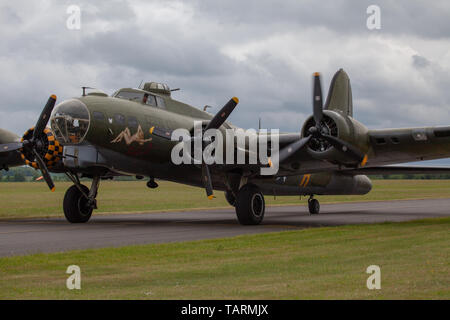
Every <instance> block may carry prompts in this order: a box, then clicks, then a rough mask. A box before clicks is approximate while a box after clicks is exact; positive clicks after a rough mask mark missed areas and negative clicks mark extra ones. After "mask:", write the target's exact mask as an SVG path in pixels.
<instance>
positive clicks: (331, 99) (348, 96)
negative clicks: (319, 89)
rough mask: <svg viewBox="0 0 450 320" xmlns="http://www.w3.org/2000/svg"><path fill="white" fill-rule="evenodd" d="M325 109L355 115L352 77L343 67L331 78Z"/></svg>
mask: <svg viewBox="0 0 450 320" xmlns="http://www.w3.org/2000/svg"><path fill="white" fill-rule="evenodd" d="M324 109H325V110H334V111H339V112H341V113H343V114H344V115H346V116H350V117H353V100H352V87H351V86H350V78H349V77H348V75H347V73H346V72H345V71H344V70H343V69H339V70H338V72H336V73H335V74H334V76H333V79H332V80H331V84H330V90H328V96H327V100H326V102H325V107H324Z"/></svg>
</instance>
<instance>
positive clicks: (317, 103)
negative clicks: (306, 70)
mask: <svg viewBox="0 0 450 320" xmlns="http://www.w3.org/2000/svg"><path fill="white" fill-rule="evenodd" d="M313 114H314V121H315V122H316V126H319V125H320V122H321V121H322V118H323V101H322V85H321V84H320V73H318V72H316V73H314V91H313Z"/></svg>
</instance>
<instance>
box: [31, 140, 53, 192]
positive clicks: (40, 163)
mask: <svg viewBox="0 0 450 320" xmlns="http://www.w3.org/2000/svg"><path fill="white" fill-rule="evenodd" d="M33 153H34V156H35V157H36V162H37V164H38V167H39V169H40V170H41V172H42V176H43V177H44V180H45V182H47V185H48V187H49V188H50V190H51V191H52V192H54V191H55V184H54V183H53V180H52V177H51V176H50V173H49V172H48V169H47V166H46V165H45V163H44V161H43V160H42V158H41V156H40V155H39V153H38V152H37V151H36V149H34V148H33Z"/></svg>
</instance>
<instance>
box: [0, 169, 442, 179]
mask: <svg viewBox="0 0 450 320" xmlns="http://www.w3.org/2000/svg"><path fill="white" fill-rule="evenodd" d="M51 175H52V178H53V180H54V181H70V180H69V178H67V176H66V175H65V174H63V173H52V174H51ZM40 176H41V172H40V171H39V170H35V169H33V168H30V167H25V166H23V167H14V168H10V169H9V171H5V170H0V182H33V181H36V179H37V178H39V177H40ZM370 178H371V179H375V180H377V179H378V180H382V179H393V180H409V179H416V180H442V179H450V174H389V175H373V176H370ZM114 180H118V181H133V180H136V177H135V176H121V177H115V178H114Z"/></svg>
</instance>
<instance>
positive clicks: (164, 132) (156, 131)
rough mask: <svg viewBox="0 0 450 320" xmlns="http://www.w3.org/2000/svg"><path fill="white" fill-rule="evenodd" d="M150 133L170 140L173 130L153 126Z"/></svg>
mask: <svg viewBox="0 0 450 320" xmlns="http://www.w3.org/2000/svg"><path fill="white" fill-rule="evenodd" d="M150 134H153V135H155V136H157V137H160V138H164V139H167V140H170V139H171V136H172V132H171V131H169V130H165V129H162V128H158V127H151V128H150Z"/></svg>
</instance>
